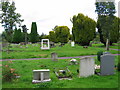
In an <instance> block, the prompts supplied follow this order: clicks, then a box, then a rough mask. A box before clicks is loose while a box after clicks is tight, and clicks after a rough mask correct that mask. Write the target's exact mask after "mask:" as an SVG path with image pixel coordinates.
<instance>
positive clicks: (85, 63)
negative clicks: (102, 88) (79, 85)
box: [79, 57, 95, 77]
mask: <svg viewBox="0 0 120 90" xmlns="http://www.w3.org/2000/svg"><path fill="white" fill-rule="evenodd" d="M94 66H95V64H94V58H91V57H84V58H81V60H80V69H79V70H80V71H79V77H88V76H91V75H94Z"/></svg>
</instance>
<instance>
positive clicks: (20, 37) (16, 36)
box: [12, 29, 23, 43]
mask: <svg viewBox="0 0 120 90" xmlns="http://www.w3.org/2000/svg"><path fill="white" fill-rule="evenodd" d="M22 41H23V35H22V32H21V29H18V30H17V29H15V31H14V35H13V41H12V42H13V43H20V42H22Z"/></svg>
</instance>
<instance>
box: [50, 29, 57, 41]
mask: <svg viewBox="0 0 120 90" xmlns="http://www.w3.org/2000/svg"><path fill="white" fill-rule="evenodd" d="M49 39H50V41H52V42H56V35H55V31H50V32H49Z"/></svg>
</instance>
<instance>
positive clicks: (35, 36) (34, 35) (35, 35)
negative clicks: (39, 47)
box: [30, 22, 39, 43]
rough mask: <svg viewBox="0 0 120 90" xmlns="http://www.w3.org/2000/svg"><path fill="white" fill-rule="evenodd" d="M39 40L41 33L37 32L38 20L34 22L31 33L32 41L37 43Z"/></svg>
mask: <svg viewBox="0 0 120 90" xmlns="http://www.w3.org/2000/svg"><path fill="white" fill-rule="evenodd" d="M37 41H39V35H38V33H37V25H36V22H32V25H31V33H30V42H32V43H36V42H37Z"/></svg>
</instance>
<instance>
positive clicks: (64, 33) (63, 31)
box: [54, 26, 70, 43]
mask: <svg viewBox="0 0 120 90" xmlns="http://www.w3.org/2000/svg"><path fill="white" fill-rule="evenodd" d="M54 30H55V36H56V42H61V43H67V42H68V41H69V36H70V29H69V28H68V27H67V26H57V27H55V29H54Z"/></svg>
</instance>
